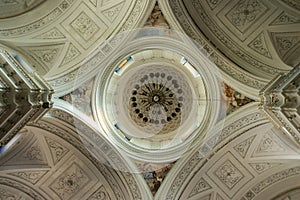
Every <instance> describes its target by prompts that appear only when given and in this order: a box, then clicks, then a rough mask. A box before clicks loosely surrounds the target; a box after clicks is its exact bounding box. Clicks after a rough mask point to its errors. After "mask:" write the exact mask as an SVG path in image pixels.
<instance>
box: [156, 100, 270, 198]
mask: <svg viewBox="0 0 300 200" xmlns="http://www.w3.org/2000/svg"><path fill="white" fill-rule="evenodd" d="M266 122H267V119H266V118H265V117H264V116H263V115H262V114H261V113H260V112H259V111H258V110H257V103H249V104H247V105H245V106H244V107H242V108H240V109H239V110H237V111H236V115H234V116H233V115H232V116H230V115H229V116H228V117H227V120H226V121H225V124H224V127H223V124H217V126H216V129H215V131H214V132H217V134H215V135H212V136H210V137H209V138H208V139H207V140H205V141H204V143H203V144H201V143H200V144H197V145H196V147H195V148H194V149H193V150H191V151H190V152H189V153H188V155H186V156H185V157H184V158H183V159H182V160H180V161H178V162H177V163H176V164H175V166H174V167H173V168H172V171H170V172H169V174H168V176H167V178H166V180H165V181H164V183H163V185H162V186H161V188H160V190H159V191H158V193H157V194H156V196H155V199H164V198H165V199H170V200H171V199H176V198H178V197H179V196H180V195H181V194H182V192H183V191H184V188H185V187H186V186H187V184H188V183H189V181H190V180H191V179H192V178H193V176H191V174H194V173H196V172H197V171H198V170H200V169H201V168H202V167H203V166H204V165H205V164H206V163H207V162H208V160H209V159H211V157H212V156H213V155H214V154H216V153H217V152H219V151H220V150H222V149H223V148H224V147H225V146H226V145H227V144H229V143H230V142H231V141H233V140H235V139H236V138H238V137H240V136H241V135H243V133H245V132H246V131H247V130H249V129H251V128H254V127H258V126H261V125H263V124H265V123H266ZM203 149H207V150H205V151H204V152H206V153H205V154H204V153H203ZM248 177H249V178H250V175H248ZM249 178H247V179H249ZM162 191H163V192H162Z"/></svg>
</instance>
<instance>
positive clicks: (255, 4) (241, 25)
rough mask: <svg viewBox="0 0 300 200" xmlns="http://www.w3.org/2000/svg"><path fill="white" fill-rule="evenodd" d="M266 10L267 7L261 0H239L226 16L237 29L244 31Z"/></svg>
mask: <svg viewBox="0 0 300 200" xmlns="http://www.w3.org/2000/svg"><path fill="white" fill-rule="evenodd" d="M266 11H267V7H266V6H265V5H264V4H263V3H262V2H261V1H258V0H249V1H247V0H240V1H239V2H238V3H237V4H236V6H235V7H234V8H233V9H232V10H231V11H230V12H229V13H228V14H227V15H226V17H227V18H228V20H229V21H230V22H231V23H232V24H233V25H234V26H235V27H236V28H237V29H239V30H240V31H241V32H244V31H245V30H246V29H247V28H248V27H250V26H251V25H253V24H254V23H255V21H256V20H257V19H258V18H259V17H260V16H262V15H263V14H264V13H265V12H266Z"/></svg>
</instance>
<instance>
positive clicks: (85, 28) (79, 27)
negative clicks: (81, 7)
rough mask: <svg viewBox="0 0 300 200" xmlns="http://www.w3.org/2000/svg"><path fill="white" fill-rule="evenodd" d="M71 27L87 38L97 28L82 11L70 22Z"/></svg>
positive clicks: (91, 35)
mask: <svg viewBox="0 0 300 200" xmlns="http://www.w3.org/2000/svg"><path fill="white" fill-rule="evenodd" d="M71 27H72V28H73V29H74V30H75V31H76V32H77V33H78V34H79V35H80V36H81V37H82V38H83V39H84V40H89V39H90V38H91V37H93V35H94V34H95V33H96V32H97V31H98V30H99V27H98V26H97V24H96V23H95V22H94V21H93V20H92V19H91V18H90V17H89V16H88V15H87V14H86V13H84V12H81V13H80V14H79V15H78V16H77V18H76V19H75V20H74V21H73V22H72V23H71Z"/></svg>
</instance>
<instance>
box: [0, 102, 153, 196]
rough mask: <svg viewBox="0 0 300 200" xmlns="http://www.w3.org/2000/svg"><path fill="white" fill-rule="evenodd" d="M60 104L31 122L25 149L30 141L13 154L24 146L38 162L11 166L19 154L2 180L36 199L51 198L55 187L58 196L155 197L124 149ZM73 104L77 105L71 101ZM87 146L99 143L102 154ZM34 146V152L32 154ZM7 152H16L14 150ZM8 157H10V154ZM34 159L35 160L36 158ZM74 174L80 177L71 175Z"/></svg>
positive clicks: (2, 171)
mask: <svg viewBox="0 0 300 200" xmlns="http://www.w3.org/2000/svg"><path fill="white" fill-rule="evenodd" d="M58 107H59V106H58ZM58 107H55V108H53V109H52V110H51V111H50V112H49V113H48V114H47V116H45V117H44V118H43V119H42V120H40V121H39V122H37V123H31V124H28V126H26V127H25V129H27V130H28V131H29V132H30V135H31V137H28V134H27V135H26V136H24V137H23V138H26V141H27V142H26V141H25V143H26V145H25V148H24V145H22V146H20V147H16V148H13V149H12V151H13V152H12V154H16V155H19V151H20V150H22V151H23V150H24V149H25V153H26V154H25V153H24V155H23V154H22V155H21V157H22V156H25V157H26V156H28V155H31V156H32V157H33V158H32V159H33V160H36V161H37V164H36V165H29V166H28V165H27V166H26V165H24V166H18V167H16V169H12V168H11V167H9V166H6V165H9V164H11V165H12V166H15V164H16V162H17V161H15V160H16V159H15V160H14V161H10V160H9V159H8V161H7V162H5V163H4V164H3V163H2V165H1V166H0V167H1V168H2V170H1V172H0V174H1V177H2V178H1V177H0V181H1V180H2V185H5V186H4V187H15V188H16V189H18V190H20V191H23V190H24V191H31V193H32V194H31V193H28V192H27V193H26V194H27V195H29V196H31V197H34V198H35V199H51V198H50V197H52V196H53V191H57V192H55V196H56V197H57V198H58V197H60V198H62V196H61V195H69V197H71V196H72V197H74V198H75V197H76V198H86V199H87V198H89V196H91V197H90V198H92V196H93V195H95V196H96V195H98V196H99V195H104V194H105V195H107V196H109V197H110V198H111V199H142V198H146V199H151V198H152V197H151V193H150V191H149V188H148V186H147V185H146V183H145V182H144V180H143V178H142V176H141V175H140V174H132V173H130V172H128V171H130V169H132V168H136V166H135V164H134V163H131V161H129V160H128V159H127V158H126V157H124V156H123V155H122V154H120V153H119V152H118V150H117V149H115V147H114V146H113V145H112V144H111V143H110V142H109V141H108V140H107V139H106V138H105V137H104V136H102V135H101V133H99V132H98V131H97V130H95V127H92V125H91V123H87V122H86V121H85V120H84V119H82V118H80V117H78V116H79V114H78V113H77V114H76V111H72V112H73V113H75V114H74V115H75V116H74V115H71V114H70V110H66V107H68V106H66V105H64V106H63V107H64V108H62V109H64V110H62V109H60V108H61V107H60V108H58ZM69 107H70V109H71V106H69ZM76 116H77V117H76ZM74 124H76V125H74ZM82 134H83V135H82ZM80 135H81V136H80ZM29 138H30V139H29ZM31 141H35V142H31ZM38 141H39V142H41V143H39V142H38ZM92 141H93V142H92ZM23 142H24V141H23ZM20 144H22V142H20ZM87 145H89V147H91V146H93V147H95V148H94V149H95V152H96V153H97V157H94V156H92V155H91V152H89V151H88V150H87V147H88V146H87ZM89 147H88V149H89V150H90V149H91V148H89ZM44 148H45V149H44ZM26 149H29V150H28V151H27V150H26ZM29 151H30V152H31V153H30V154H29V153H27V152H29ZM39 151H40V152H39ZM45 152H46V153H45ZM95 152H93V153H95ZM47 153H48V154H47ZM7 154H11V152H10V151H8V152H7ZM27 154H28V155H27ZM5 156H6V157H10V155H6V154H5ZM12 157H13V156H12ZM19 157H20V156H19ZM18 159H19V158H17V160H18ZM20 159H23V158H20ZM39 159H40V160H39ZM4 160H5V158H4ZM41 160H45V161H43V162H42V161H41ZM50 160H51V161H50ZM25 162H26V161H25ZM30 162H31V163H32V160H31V161H30ZM23 163H24V159H23V160H21V161H20V164H21V165H23ZM111 166H118V169H121V170H122V171H119V170H114V169H113V167H111ZM9 169H12V170H9ZM7 170H8V171H7ZM74 176H75V178H74V179H70V180H69V179H68V178H69V177H74ZM30 177H36V179H34V180H33V179H31V178H30ZM68 181H73V182H72V184H73V186H70V185H68V183H69V182H68ZM98 183H99V184H98ZM33 185H34V186H33ZM36 186H38V188H39V189H38V190H36V188H37V187H36ZM1 187H2V186H1ZM1 187H0V188H1ZM75 187H76V190H74V188H75ZM24 188H25V189H24ZM26 188H29V189H28V190H27V189H26ZM30 188H31V189H30ZM40 189H41V190H40ZM73 190H74V191H73ZM83 190H84V191H89V192H87V193H86V194H83V196H80V195H81V194H79V193H80V191H81V192H82V191H83ZM91 191H93V192H91ZM0 192H1V191H0ZM77 192H78V193H77ZM87 195H89V196H87ZM65 198H67V197H65Z"/></svg>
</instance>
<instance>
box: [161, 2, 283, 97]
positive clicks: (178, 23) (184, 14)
mask: <svg viewBox="0 0 300 200" xmlns="http://www.w3.org/2000/svg"><path fill="white" fill-rule="evenodd" d="M159 5H160V7H161V10H162V11H163V13H164V16H165V18H166V19H167V21H168V22H169V24H170V26H171V28H173V29H175V30H179V31H182V32H185V33H186V34H188V35H189V36H190V37H191V38H193V39H194V40H196V41H197V42H198V43H199V44H200V45H201V46H203V47H204V49H205V50H206V51H207V52H208V54H209V55H210V56H209V58H210V59H211V60H212V61H213V62H214V63H215V64H216V65H217V66H218V68H219V69H220V70H221V72H222V75H223V78H224V79H225V80H227V82H230V83H232V84H231V86H232V87H233V88H234V89H236V90H238V91H241V92H242V93H244V94H245V95H248V96H249V97H251V98H252V99H257V95H258V91H259V90H260V89H262V88H263V86H264V85H265V84H266V83H267V82H269V81H270V80H271V79H272V77H274V75H276V73H278V72H286V71H288V69H289V67H287V66H286V65H285V64H284V63H282V62H281V61H279V62H280V63H282V64H283V66H285V69H284V70H278V69H275V68H272V67H271V68H270V69H268V70H271V71H272V73H271V72H268V73H267V75H266V76H265V77H263V76H261V77H260V75H256V74H253V73H252V72H249V71H248V70H244V69H242V68H241V67H240V66H239V65H237V64H235V63H234V62H232V61H231V60H230V59H228V57H226V56H225V55H224V54H223V53H222V52H221V51H220V49H217V48H216V47H215V46H214V45H213V44H212V43H211V42H210V41H209V40H208V39H207V38H206V37H205V36H204V35H203V34H202V33H201V32H200V30H199V28H198V27H197V26H196V25H195V23H194V21H193V19H192V18H191V16H190V14H189V13H188V11H187V9H186V8H185V6H184V4H183V3H182V2H181V1H178V0H170V1H159ZM250 60H251V59H250ZM252 60H253V59H252ZM242 67H243V66H242Z"/></svg>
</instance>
